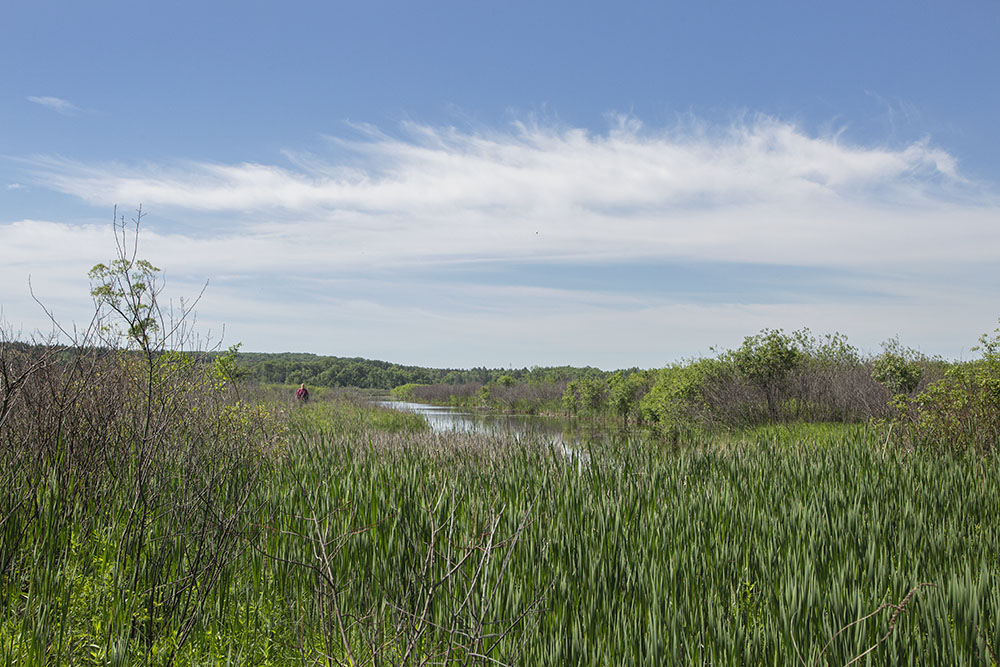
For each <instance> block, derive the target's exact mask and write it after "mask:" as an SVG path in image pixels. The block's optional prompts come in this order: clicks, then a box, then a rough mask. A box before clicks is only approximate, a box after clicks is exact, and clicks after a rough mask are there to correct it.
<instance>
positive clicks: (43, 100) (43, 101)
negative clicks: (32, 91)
mask: <svg viewBox="0 0 1000 667" xmlns="http://www.w3.org/2000/svg"><path fill="white" fill-rule="evenodd" d="M28 101H29V102H34V103H35V104H40V105H41V106H43V107H45V108H46V109H51V110H52V111H55V112H56V113H61V114H62V115H64V116H75V115H76V114H78V113H80V111H81V109H80V107H78V106H76V105H75V104H73V103H72V102H70V101H68V100H64V99H62V98H61V97H35V96H30V97H28Z"/></svg>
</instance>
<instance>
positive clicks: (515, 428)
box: [380, 400, 617, 446]
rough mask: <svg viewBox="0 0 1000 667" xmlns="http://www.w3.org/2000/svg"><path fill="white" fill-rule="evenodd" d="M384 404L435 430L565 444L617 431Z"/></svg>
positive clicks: (574, 422)
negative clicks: (425, 422) (423, 420)
mask: <svg viewBox="0 0 1000 667" xmlns="http://www.w3.org/2000/svg"><path fill="white" fill-rule="evenodd" d="M380 404H381V405H384V406H386V407H388V408H392V409H394V410H401V411H404V412H413V413H416V414H418V415H420V416H422V417H423V418H424V419H426V420H427V423H428V424H429V425H430V427H431V430H432V431H434V432H435V433H447V432H451V431H457V432H459V433H487V434H506V433H510V434H513V435H515V436H532V437H541V438H543V439H545V440H549V441H551V442H554V443H558V444H560V445H563V446H567V445H577V444H580V443H581V442H588V441H592V440H595V439H597V440H605V439H607V438H609V437H611V436H612V435H614V434H616V433H617V431H616V430H615V429H612V428H609V427H608V426H607V425H606V424H602V423H599V422H593V421H591V420H589V419H566V418H561V417H547V416H546V417H543V416H538V415H504V414H496V413H493V412H476V411H472V410H463V409H461V408H453V407H444V406H440V405H427V404H425V403H411V402H409V401H396V400H384V401H380Z"/></svg>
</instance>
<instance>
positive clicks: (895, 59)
mask: <svg viewBox="0 0 1000 667" xmlns="http://www.w3.org/2000/svg"><path fill="white" fill-rule="evenodd" d="M998 35H1000V4H998V3H996V2H987V1H985V0H983V1H980V2H958V3H943V2H919V1H918V2H899V1H891V2H884V3H868V2H865V3H862V2H841V3H823V4H819V3H802V2H793V1H790V0H789V1H786V2H765V3H735V2H726V3H721V2H716V3H675V2H615V3H610V2H594V3H588V4H586V5H584V4H581V3H570V2H541V3H539V2H533V3H527V2H520V1H509V2H504V3H475V2H433V3H413V2H384V1H378V0H375V1H372V2H366V3H344V2H296V1H290V2H282V3H266V2H229V1H225V0H224V1H220V2H213V3H201V2H199V3H195V2H189V1H186V0H181V1H179V2H173V3H156V4H153V3H146V2H135V1H134V0H132V1H129V2H124V1H122V2H100V1H99V2H94V3H77V2H68V1H58V2H50V3H28V2H10V3H4V4H3V5H2V6H0V58H2V60H3V62H4V63H5V64H6V66H5V70H4V73H3V75H2V77H0V255H2V260H0V320H2V322H3V323H4V326H5V327H6V328H7V329H8V330H9V331H13V332H14V333H16V334H19V335H20V336H21V337H27V336H30V335H31V334H32V333H33V332H35V331H39V332H42V333H43V334H44V333H45V332H48V331H49V330H50V329H51V323H50V322H49V320H48V318H47V316H46V313H45V311H44V310H43V309H42V308H41V307H40V305H39V304H38V303H36V302H35V300H34V299H33V298H32V292H33V293H34V295H35V297H37V299H38V300H39V301H41V302H42V303H43V304H45V306H46V307H47V308H49V309H50V310H51V311H52V312H53V313H54V315H55V316H56V318H57V319H58V320H59V321H60V322H61V323H63V325H64V326H66V327H67V328H68V327H71V326H73V325H74V324H76V325H78V326H82V325H85V324H86V323H87V322H88V321H89V319H90V314H91V312H92V310H93V305H92V303H91V299H90V297H89V295H88V291H89V287H90V286H89V283H88V281H87V277H86V275H87V271H88V270H89V269H90V267H92V266H93V265H94V264H96V263H98V262H101V261H106V260H107V259H109V258H110V257H111V256H112V255H113V253H114V248H115V245H114V244H115V241H114V235H113V232H112V225H111V220H112V211H113V210H114V207H115V206H117V207H118V209H117V210H118V212H119V214H124V215H125V216H126V217H128V218H131V217H133V216H134V212H135V210H136V208H137V207H138V206H140V205H141V206H142V210H143V214H144V217H143V221H142V229H141V232H140V250H139V254H140V255H141V256H143V257H146V258H148V259H149V260H151V261H152V262H153V263H154V264H156V265H157V266H159V267H161V268H162V269H163V273H164V277H165V280H166V289H165V292H164V298H167V299H170V300H179V299H181V298H188V299H191V298H193V297H196V296H197V295H198V294H199V292H201V289H202V287H203V286H204V284H205V283H206V281H207V283H208V286H207V288H206V289H205V291H204V295H203V296H202V298H201V300H200V301H199V302H198V304H197V308H196V312H197V325H196V329H197V331H198V332H199V335H201V336H202V337H203V339H204V340H206V341H211V342H217V341H218V340H219V339H220V338H221V339H222V345H223V346H229V345H231V344H234V343H237V342H239V343H242V345H243V349H244V350H247V351H261V352H281V351H301V352H313V353H317V354H329V355H336V356H348V357H355V356H357V357H367V358H372V359H384V360H387V361H393V362H397V363H403V364H416V365H425V366H437V367H471V366H490V367H523V366H533V365H539V366H553V365H562V364H572V365H578V366H583V365H592V366H598V367H601V368H605V369H615V368H627V367H633V366H639V367H643V368H650V367H660V366H664V365H666V364H668V363H670V362H673V361H676V360H679V359H683V358H688V357H691V356H697V355H702V354H709V353H710V350H711V348H713V347H715V348H728V347H735V346H737V345H739V344H740V342H741V341H742V339H743V337H744V336H747V335H751V334H754V333H756V332H758V331H760V330H761V329H763V328H783V329H785V330H786V331H791V330H795V329H800V328H803V327H807V328H810V329H811V330H812V331H813V332H815V333H819V334H822V333H832V332H835V331H836V332H840V333H843V334H845V335H846V336H847V337H848V338H849V340H850V341H851V342H852V343H854V344H855V345H856V346H858V347H859V348H861V349H862V350H863V351H866V352H876V351H877V350H878V348H879V345H880V343H881V342H882V341H884V340H886V339H889V338H891V337H894V336H899V338H900V340H901V342H902V343H903V344H905V345H908V346H911V347H914V348H918V349H920V350H922V351H923V352H925V353H927V354H932V355H941V356H944V357H946V358H953V359H955V358H969V357H970V356H974V355H973V353H972V352H970V348H971V347H972V346H974V345H975V344H976V341H977V339H978V337H979V336H980V334H982V333H983V332H986V331H992V330H993V329H994V328H996V326H997V320H998V317H1000V299H998V295H1000V161H998V160H997V156H998V155H1000V133H998V131H997V128H996V123H997V119H998V118H1000V86H998V85H997V81H1000V38H998ZM29 278H30V289H29ZM176 302H177V301H175V303H176Z"/></svg>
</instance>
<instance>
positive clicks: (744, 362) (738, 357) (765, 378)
mask: <svg viewBox="0 0 1000 667" xmlns="http://www.w3.org/2000/svg"><path fill="white" fill-rule="evenodd" d="M721 359H722V361H723V362H725V363H728V364H731V365H732V366H733V368H734V369H735V370H736V371H737V372H738V373H739V374H740V375H741V376H742V377H743V378H744V379H745V380H746V381H747V382H749V383H751V384H754V385H757V386H758V387H762V388H765V389H766V390H768V392H769V396H770V395H771V394H773V393H774V392H776V391H777V388H778V386H779V385H780V384H781V383H782V382H783V381H784V380H785V379H786V378H787V377H788V375H789V373H791V372H792V370H794V369H795V368H796V367H797V366H798V365H799V364H800V363H802V361H803V359H804V354H803V352H802V350H801V349H800V347H799V346H798V344H797V342H796V340H795V338H793V337H792V336H789V335H788V334H785V333H784V332H783V331H782V330H781V329H764V330H763V331H761V332H760V333H759V334H757V335H755V336H747V337H746V338H744V339H743V344H742V345H741V346H740V347H739V348H737V349H735V350H730V351H729V352H726V353H725V354H723V355H722V356H721Z"/></svg>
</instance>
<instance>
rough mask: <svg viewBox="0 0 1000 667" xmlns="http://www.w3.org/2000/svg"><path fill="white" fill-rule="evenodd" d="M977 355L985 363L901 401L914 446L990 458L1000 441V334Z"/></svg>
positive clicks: (964, 366)
mask: <svg viewBox="0 0 1000 667" xmlns="http://www.w3.org/2000/svg"><path fill="white" fill-rule="evenodd" d="M973 350H976V351H980V352H982V358H981V359H977V360H975V361H970V362H966V363H961V364H956V365H954V366H951V367H950V368H949V369H948V370H946V371H945V375H944V378H942V379H941V380H938V381H937V382H934V383H932V384H930V385H928V386H927V388H926V389H924V391H922V392H921V393H920V394H919V395H917V396H916V397H915V398H913V399H901V400H897V404H898V405H899V407H900V415H899V417H898V421H902V422H904V424H905V425H906V426H908V427H909V428H908V429H907V430H906V434H907V436H908V437H909V438H910V440H911V443H912V444H915V445H917V446H921V447H928V448H932V449H938V450H953V451H974V452H978V453H987V452H991V451H994V450H995V449H996V446H997V443H998V439H1000V329H996V330H994V332H993V334H992V335H990V334H983V335H982V336H981V337H980V339H979V345H978V346H977V347H974V348H973Z"/></svg>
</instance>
